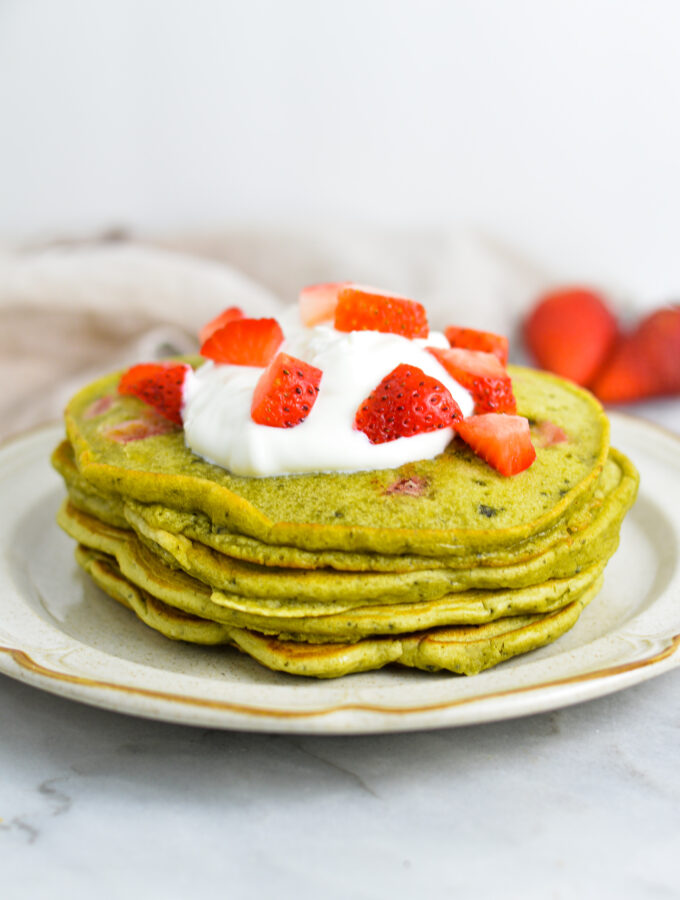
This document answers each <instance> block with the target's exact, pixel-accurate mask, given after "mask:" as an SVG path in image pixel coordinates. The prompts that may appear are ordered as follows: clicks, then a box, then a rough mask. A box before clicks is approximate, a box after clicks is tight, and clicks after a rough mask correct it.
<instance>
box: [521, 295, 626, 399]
mask: <svg viewBox="0 0 680 900" xmlns="http://www.w3.org/2000/svg"><path fill="white" fill-rule="evenodd" d="M617 331H618V328H617V324H616V319H615V318H614V316H613V314H612V312H611V311H610V309H609V308H608V306H607V305H606V303H605V302H604V300H603V299H602V297H601V296H600V295H599V294H596V293H595V292H594V291H590V290H587V289H585V288H573V287H572V288H562V289H560V290H556V291H552V292H551V293H549V294H545V295H544V296H543V297H541V299H540V300H539V301H538V303H537V304H536V306H535V307H534V308H533V310H532V311H531V313H530V314H529V317H528V318H527V320H526V322H525V323H524V337H525V340H526V344H527V347H528V349H529V352H530V353H531V355H532V356H533V357H534V359H535V360H536V362H537V363H538V365H539V366H540V367H541V368H542V369H548V371H550V372H554V373H555V374H556V375H561V376H562V377H563V378H570V379H571V380H572V381H575V382H576V383H577V384H581V385H588V384H590V383H591V381H592V380H593V378H594V377H595V376H596V375H597V373H598V371H599V369H600V367H601V366H602V364H603V363H604V361H605V360H606V358H607V357H608V355H609V353H610V352H611V350H612V348H613V346H614V342H615V340H616V335H617Z"/></svg>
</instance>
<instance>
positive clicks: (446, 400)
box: [354, 363, 462, 444]
mask: <svg viewBox="0 0 680 900" xmlns="http://www.w3.org/2000/svg"><path fill="white" fill-rule="evenodd" d="M459 419H462V413H461V411H460V407H459V406H458V404H457V403H456V401H455V400H454V399H453V397H452V396H451V394H450V393H449V391H448V390H447V389H446V388H445V387H444V385H443V384H442V383H441V381H437V379H436V378H432V377H431V376H430V375H426V374H425V373H424V372H423V371H422V369H418V368H417V367H416V366H408V365H406V364H405V363H402V364H401V365H399V366H397V367H396V369H393V370H392V371H391V372H390V374H389V375H386V376H385V378H383V380H382V381H381V382H380V384H379V385H378V386H377V387H376V388H375V390H373V391H371V393H370V394H369V396H368V397H367V398H366V399H365V400H364V402H363V403H362V404H361V406H360V407H359V409H358V410H357V412H356V415H355V417H354V427H355V428H356V429H357V431H363V433H364V434H365V435H366V436H367V437H368V439H369V441H370V442H371V443H372V444H384V443H386V442H387V441H395V440H396V439H397V438H400V437H412V436H413V435H414V434H424V433H425V432H428V431H437V430H439V429H441V428H451V427H453V424H454V422H457V421H458V420H459Z"/></svg>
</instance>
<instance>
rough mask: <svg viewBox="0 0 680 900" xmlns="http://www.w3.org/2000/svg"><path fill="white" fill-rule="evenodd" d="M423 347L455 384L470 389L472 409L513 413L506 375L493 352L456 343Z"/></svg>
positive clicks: (512, 401)
mask: <svg viewBox="0 0 680 900" xmlns="http://www.w3.org/2000/svg"><path fill="white" fill-rule="evenodd" d="M427 349H428V350H429V352H430V353H431V354H432V355H433V356H434V357H435V358H436V359H437V360H439V362H440V363H441V364H442V365H443V366H444V368H445V369H446V371H447V372H448V373H449V375H450V376H451V377H452V378H455V380H456V381H457V382H458V384H460V385H462V386H463V387H464V388H465V389H466V390H468V391H470V393H471V394H472V399H473V400H474V401H475V411H476V412H478V413H486V412H497V413H514V412H515V411H516V410H517V404H516V402H515V396H514V394H513V393H512V381H511V380H510V376H509V375H508V373H507V372H506V370H505V369H504V368H503V366H502V365H501V364H500V362H499V361H498V357H497V356H494V354H493V353H483V352H482V351H481V350H462V349H461V348H459V347H452V348H451V349H450V350H440V349H439V347H428V348H427Z"/></svg>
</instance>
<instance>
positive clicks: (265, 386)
mask: <svg viewBox="0 0 680 900" xmlns="http://www.w3.org/2000/svg"><path fill="white" fill-rule="evenodd" d="M322 374H323V373H322V371H321V369H317V368H315V367H314V366H310V365H309V363H306V362H303V361H302V360H301V359H296V358H295V357H294V356H288V354H287V353H279V355H278V356H277V357H276V358H275V359H274V360H273V361H272V362H271V363H270V364H269V365H268V366H267V368H266V369H265V370H264V372H263V373H262V375H261V376H260V380H259V381H258V382H257V384H256V385H255V391H254V392H253V402H252V405H251V407H250V415H251V417H252V419H253V421H254V422H257V423H258V425H270V426H271V427H272V428H293V426H295V425H299V424H300V423H301V422H304V420H305V419H306V418H307V416H308V415H309V413H310V411H311V409H312V407H313V406H314V404H315V403H316V398H317V396H318V393H319V384H320V383H321V376H322Z"/></svg>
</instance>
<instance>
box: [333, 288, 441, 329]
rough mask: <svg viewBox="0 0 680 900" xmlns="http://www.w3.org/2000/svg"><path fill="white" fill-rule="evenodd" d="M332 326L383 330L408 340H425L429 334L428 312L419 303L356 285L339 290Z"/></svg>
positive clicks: (376, 289)
mask: <svg viewBox="0 0 680 900" xmlns="http://www.w3.org/2000/svg"><path fill="white" fill-rule="evenodd" d="M335 327H336V328H337V330H338V331H383V332H389V333H391V334H401V335H403V337H407V338H415V337H419V338H426V337H427V336H428V334H429V333H430V330H429V328H428V324H427V313H426V312H425V307H424V306H422V305H421V304H420V303H416V302H415V300H407V299H406V297H398V296H395V295H394V294H388V293H386V292H385V291H381V290H379V289H378V288H371V287H362V286H360V285H357V284H351V285H348V286H347V287H343V288H341V290H340V293H339V295H338V305H337V306H336V308H335Z"/></svg>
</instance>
